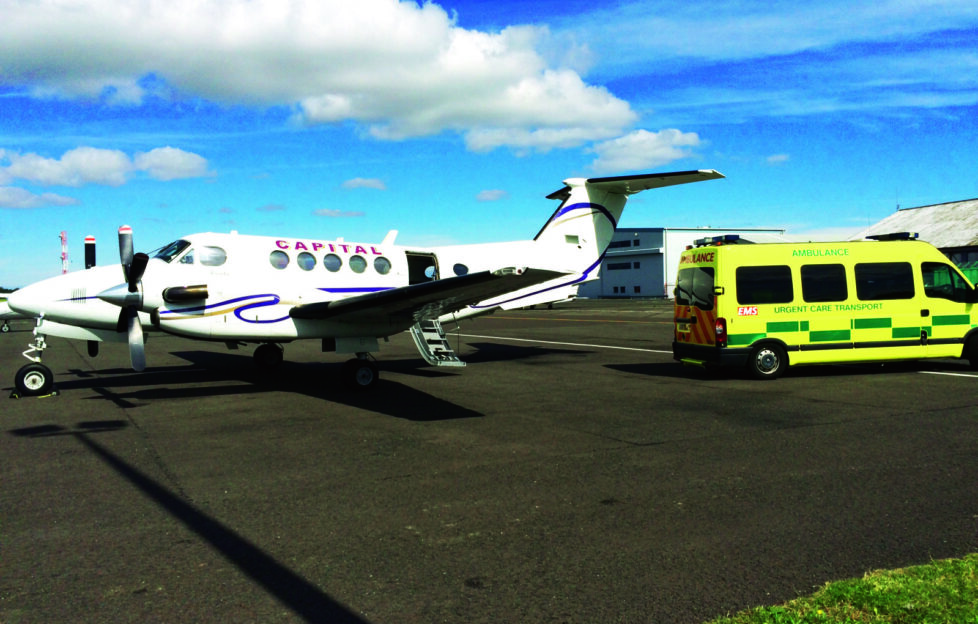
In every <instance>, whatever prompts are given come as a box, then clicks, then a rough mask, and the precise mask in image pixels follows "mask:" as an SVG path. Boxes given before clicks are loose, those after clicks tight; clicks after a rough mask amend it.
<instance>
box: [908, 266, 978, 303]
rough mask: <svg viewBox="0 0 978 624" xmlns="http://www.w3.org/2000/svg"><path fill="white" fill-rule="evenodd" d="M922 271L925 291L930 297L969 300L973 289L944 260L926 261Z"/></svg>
mask: <svg viewBox="0 0 978 624" xmlns="http://www.w3.org/2000/svg"><path fill="white" fill-rule="evenodd" d="M920 273H921V275H922V276H923V278H924V293H926V295H927V296H928V297H931V298H937V299H950V300H951V301H957V302H958V303H967V302H968V293H969V292H970V291H971V289H970V288H969V287H968V284H966V283H965V281H964V280H963V279H961V276H960V275H958V272H957V271H955V270H954V269H952V268H951V267H950V266H948V265H946V264H944V263H942V262H924V263H923V264H921V265H920Z"/></svg>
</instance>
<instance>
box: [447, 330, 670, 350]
mask: <svg viewBox="0 0 978 624" xmlns="http://www.w3.org/2000/svg"><path fill="white" fill-rule="evenodd" d="M451 335H454V336H462V337H463V338H487V339H489V340H512V341H513V342H536V343H539V344H549V345H561V346H566V347H591V348H593V349H618V350H619V351H641V352H643V353H668V354H669V355H672V351H662V350H661V349H639V348H637V347H615V346H612V345H598V344H585V343H581V342H554V341H552V340H530V339H528V338H509V337H507V336H480V335H478V334H451Z"/></svg>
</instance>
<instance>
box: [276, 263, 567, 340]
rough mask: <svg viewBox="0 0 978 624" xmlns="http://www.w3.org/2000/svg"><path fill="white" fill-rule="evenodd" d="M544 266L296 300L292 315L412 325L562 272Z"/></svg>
mask: <svg viewBox="0 0 978 624" xmlns="http://www.w3.org/2000/svg"><path fill="white" fill-rule="evenodd" d="M563 275H564V273H560V272H557V271H547V270H544V269H525V270H522V271H520V270H514V269H503V270H500V271H481V272H479V273H472V274H469V275H461V276H458V277H449V278H446V279H442V280H435V281H431V282H424V283H421V284H412V285H411V286H404V287H401V288H391V289H389V290H384V291H381V292H375V293H367V294H364V295H358V296H355V297H347V298H344V299H337V300H335V301H321V302H317V303H306V304H302V305H297V306H295V307H293V308H292V309H291V310H290V311H289V316H291V317H292V318H294V319H307V320H327V319H328V320H331V321H337V322H355V323H367V322H386V323H391V324H393V325H404V327H405V328H407V327H410V326H411V325H413V324H414V323H416V322H418V321H421V320H426V319H436V318H438V317H439V316H442V315H444V314H449V313H451V312H455V311H456V310H461V309H462V308H465V307H466V306H469V305H472V304H474V303H478V302H480V301H485V300H487V299H492V298H493V297H498V296H499V295H502V294H505V293H508V292H512V291H515V290H519V289H520V288H525V287H527V286H533V285H535V284H540V283H542V282H546V281H548V280H552V279H555V278H558V277H561V276H563Z"/></svg>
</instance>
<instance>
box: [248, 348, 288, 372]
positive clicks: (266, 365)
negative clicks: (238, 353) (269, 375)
mask: <svg viewBox="0 0 978 624" xmlns="http://www.w3.org/2000/svg"><path fill="white" fill-rule="evenodd" d="M284 352H285V349H283V348H282V345H279V344H276V343H273V342H265V343H262V344H260V345H258V347H257V348H256V349H255V364H257V365H258V367H259V368H261V369H262V370H273V369H276V368H278V367H279V366H280V365H281V364H282V358H283V353H284Z"/></svg>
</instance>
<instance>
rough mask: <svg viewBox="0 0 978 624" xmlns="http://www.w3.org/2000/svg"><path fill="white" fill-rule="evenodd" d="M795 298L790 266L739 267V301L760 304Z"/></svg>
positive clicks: (788, 300)
mask: <svg viewBox="0 0 978 624" xmlns="http://www.w3.org/2000/svg"><path fill="white" fill-rule="evenodd" d="M794 298H795V295H794V290H793V287H792V285H791V268H790V267H788V266H745V267H738V268H737V303H739V304H741V305H758V304H764V303H790V302H791V301H792V300H793V299H794Z"/></svg>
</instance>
